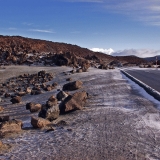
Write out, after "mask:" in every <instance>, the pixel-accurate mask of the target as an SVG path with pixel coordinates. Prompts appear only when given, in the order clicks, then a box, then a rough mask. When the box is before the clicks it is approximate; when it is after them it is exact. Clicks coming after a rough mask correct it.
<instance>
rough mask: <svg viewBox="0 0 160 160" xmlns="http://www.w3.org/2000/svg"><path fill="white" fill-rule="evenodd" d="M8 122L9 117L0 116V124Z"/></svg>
mask: <svg viewBox="0 0 160 160" xmlns="http://www.w3.org/2000/svg"><path fill="white" fill-rule="evenodd" d="M5 121H9V116H0V122H5Z"/></svg>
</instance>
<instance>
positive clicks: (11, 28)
mask: <svg viewBox="0 0 160 160" xmlns="http://www.w3.org/2000/svg"><path fill="white" fill-rule="evenodd" d="M8 30H17V28H13V27H10V28H8Z"/></svg>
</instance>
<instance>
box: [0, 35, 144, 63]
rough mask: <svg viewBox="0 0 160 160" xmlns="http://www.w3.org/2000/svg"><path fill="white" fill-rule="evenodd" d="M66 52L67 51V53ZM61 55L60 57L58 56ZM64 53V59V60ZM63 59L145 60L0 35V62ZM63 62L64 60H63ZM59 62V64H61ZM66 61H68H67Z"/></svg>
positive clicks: (48, 61) (131, 61)
mask: <svg viewBox="0 0 160 160" xmlns="http://www.w3.org/2000/svg"><path fill="white" fill-rule="evenodd" d="M66 53H69V55H68V54H67V56H66ZM59 55H61V57H60V56H59ZM64 55H65V60H64V58H63V57H64ZM59 58H60V59H61V60H63V61H65V64H64V65H66V59H67V61H68V59H69V60H71V59H72V60H71V61H72V62H70V64H73V63H74V60H73V59H77V58H78V59H81V60H82V59H85V60H89V61H90V62H94V63H99V64H106V65H107V64H109V63H110V62H112V61H118V62H121V63H123V64H127V63H131V64H132V63H136V64H140V63H144V62H145V60H143V59H141V58H138V57H134V58H133V57H130V56H127V57H113V56H110V55H106V54H103V53H99V52H93V51H91V50H89V49H87V48H81V47H79V46H77V45H71V44H66V43H57V42H51V41H46V40H38V39H31V38H24V37H20V36H0V63H1V64H12V63H14V64H32V63H43V64H45V65H46V64H50V65H51V64H53V63H59V62H55V60H56V59H59ZM63 63H64V62H63ZM63 63H61V65H62V64H63ZM67 63H68V62H67Z"/></svg>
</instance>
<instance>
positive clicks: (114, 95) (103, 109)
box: [0, 66, 160, 160]
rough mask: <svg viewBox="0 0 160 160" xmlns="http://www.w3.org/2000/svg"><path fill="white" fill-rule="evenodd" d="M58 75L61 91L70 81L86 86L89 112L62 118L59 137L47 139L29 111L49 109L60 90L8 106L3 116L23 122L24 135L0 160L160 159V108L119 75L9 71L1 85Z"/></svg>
mask: <svg viewBox="0 0 160 160" xmlns="http://www.w3.org/2000/svg"><path fill="white" fill-rule="evenodd" d="M42 69H43V70H44V69H45V70H46V71H49V72H53V73H55V78H54V80H53V81H52V82H58V84H59V85H58V89H61V88H62V86H63V84H65V83H66V78H68V77H71V78H72V79H73V80H82V81H83V83H84V84H83V88H82V89H81V90H85V91H87V92H88V93H89V98H88V100H87V103H86V106H85V108H84V109H83V110H81V111H75V112H71V113H69V114H66V115H61V116H60V117H59V118H58V120H57V121H59V120H65V121H66V122H67V124H66V125H60V126H58V127H56V128H55V130H54V131H52V132H48V133H46V132H45V131H44V130H36V129H32V128H29V127H30V117H31V116H33V115H35V116H36V115H37V113H34V114H31V113H30V112H29V111H27V110H25V104H26V103H27V102H30V101H34V102H39V103H45V101H46V100H47V99H48V98H49V96H50V95H56V93H58V91H57V90H53V91H50V92H45V93H43V94H41V95H36V96H35V95H34V96H31V95H28V96H24V97H23V102H22V103H20V104H16V105H15V104H14V105H13V104H11V103H10V102H9V101H6V102H3V103H1V105H3V106H4V107H5V111H4V112H3V115H8V114H9V115H10V116H11V117H12V118H18V119H21V120H23V122H24V127H23V128H24V131H23V132H22V133H20V134H18V135H17V136H15V137H6V138H4V139H2V142H4V143H6V144H10V145H11V146H12V147H11V148H10V150H8V151H6V152H1V154H0V159H5V160H7V159H16V160H23V159H25V160H26V159H28V160H31V159H33V160H159V159H160V114H159V113H160V112H159V110H158V107H160V105H159V104H158V103H155V102H154V101H150V100H148V99H146V98H145V97H144V96H143V95H142V94H141V93H140V91H139V90H138V89H136V88H134V87H133V86H132V85H131V84H130V83H128V80H127V79H124V76H122V74H121V73H120V71H119V70H118V69H115V70H110V71H108V70H100V69H93V68H91V69H89V72H85V73H76V74H71V75H65V74H64V73H63V72H64V71H69V70H71V68H68V67H26V66H23V67H20V66H12V67H7V69H6V70H5V71H0V78H1V81H4V80H5V79H6V78H9V77H12V76H14V75H19V74H21V73H34V72H37V71H39V70H42Z"/></svg>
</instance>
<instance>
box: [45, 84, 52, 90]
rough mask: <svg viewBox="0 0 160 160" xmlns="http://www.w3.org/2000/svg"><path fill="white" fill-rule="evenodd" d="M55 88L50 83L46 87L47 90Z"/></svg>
mask: <svg viewBox="0 0 160 160" xmlns="http://www.w3.org/2000/svg"><path fill="white" fill-rule="evenodd" d="M52 89H53V87H52V86H50V85H48V86H46V87H45V88H44V90H45V91H51V90H52Z"/></svg>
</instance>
